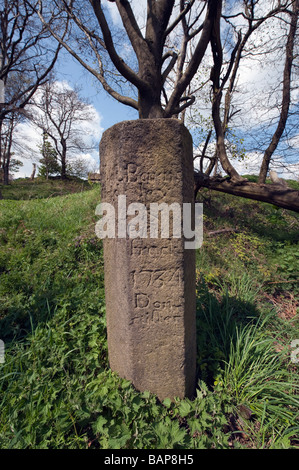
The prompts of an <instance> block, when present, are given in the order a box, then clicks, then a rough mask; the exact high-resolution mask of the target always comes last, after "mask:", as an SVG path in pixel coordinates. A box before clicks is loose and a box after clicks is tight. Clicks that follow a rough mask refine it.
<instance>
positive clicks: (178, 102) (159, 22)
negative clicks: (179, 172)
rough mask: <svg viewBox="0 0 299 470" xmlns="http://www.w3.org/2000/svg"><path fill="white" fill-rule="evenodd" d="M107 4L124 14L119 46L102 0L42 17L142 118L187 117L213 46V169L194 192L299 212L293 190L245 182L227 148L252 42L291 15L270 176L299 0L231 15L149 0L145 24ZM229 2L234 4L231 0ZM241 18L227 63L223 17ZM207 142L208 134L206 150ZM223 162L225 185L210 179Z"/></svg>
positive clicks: (183, 1) (212, 0)
mask: <svg viewBox="0 0 299 470" xmlns="http://www.w3.org/2000/svg"><path fill="white" fill-rule="evenodd" d="M107 1H108V2H110V3H114V4H115V6H116V8H117V10H118V13H119V15H120V18H121V21H122V33H123V34H125V36H123V38H124V39H123V40H122V41H120V40H119V30H118V29H117V28H116V26H115V25H114V24H113V23H112V22H111V21H110V18H109V13H108V11H107V6H108V3H107V2H106V5H105V4H104V2H103V1H101V0H89V2H84V3H83V2H82V1H81V0H60V1H57V0H53V1H51V2H47V4H46V2H44V1H43V0H39V9H38V14H39V17H40V19H41V21H42V23H43V25H44V26H45V27H46V28H48V30H49V31H50V32H51V34H52V35H53V37H55V38H56V40H57V41H58V42H59V44H61V45H62V46H63V47H64V48H65V49H66V50H67V51H68V52H69V53H70V54H72V56H73V57H75V58H76V59H77V60H78V62H79V63H80V64H81V65H82V66H83V67H85V68H86V69H87V70H88V71H89V72H90V73H92V74H93V75H94V76H95V77H96V78H97V79H98V80H99V81H100V83H101V84H102V86H103V87H104V89H105V90H106V91H107V92H108V93H109V94H110V95H111V96H113V97H114V98H115V99H116V100H118V101H119V102H120V103H123V104H125V105H127V106H131V107H133V108H134V109H136V110H138V112H139V118H141V119H151V118H171V117H181V118H182V116H184V114H185V112H186V110H187V109H188V108H189V107H190V106H191V105H193V103H194V101H195V95H194V93H193V92H194V91H195V90H196V85H194V78H195V77H196V74H197V72H198V70H199V68H200V66H201V65H202V63H203V59H204V57H205V56H206V55H207V52H208V51H209V48H208V46H209V45H210V46H211V51H212V66H211V67H210V77H209V81H210V83H211V85H212V86H211V90H212V118H213V126H214V132H215V134H216V153H215V155H214V158H212V159H211V161H210V165H209V171H208V172H207V173H203V172H197V173H196V175H195V180H196V188H199V187H202V186H205V187H209V188H212V189H216V190H220V191H224V192H230V193H232V194H236V195H242V196H244V197H249V198H252V199H257V200H263V201H267V202H271V203H273V204H276V205H279V206H282V207H287V208H289V209H292V210H295V211H299V193H298V192H296V191H292V190H291V189H287V190H284V191H282V189H281V187H275V186H274V185H272V187H271V188H269V187H267V186H268V185H265V184H263V181H264V179H263V178H264V176H261V178H260V184H255V183H249V182H247V181H246V180H244V178H242V177H241V176H240V175H239V174H238V172H237V170H236V169H235V167H234V166H233V164H232V162H231V161H230V159H229V157H228V152H227V146H226V132H227V128H228V126H229V124H230V123H231V122H232V117H233V115H234V111H232V104H231V103H232V100H231V97H232V93H233V90H234V87H235V84H236V80H237V75H238V68H239V64H240V61H241V59H242V56H243V54H244V53H245V52H246V46H247V44H248V39H249V38H250V37H251V36H252V35H253V33H254V32H255V31H257V30H258V29H259V28H260V27H261V25H263V24H264V23H265V21H267V20H268V19H269V18H272V17H274V16H278V15H284V17H283V20H284V21H286V17H288V18H289V34H288V43H287V46H286V65H285V82H284V83H285V86H284V91H283V103H282V109H283V113H284V114H283V115H282V114H281V116H282V120H281V121H282V122H281V124H282V125H281V126H279V129H278V130H277V132H276V133H275V135H274V136H273V145H272V144H271V146H270V147H271V148H269V152H268V156H267V157H266V156H265V165H264V166H265V168H266V172H267V169H268V166H269V158H270V159H271V155H272V154H273V151H274V150H275V145H276V146H277V142H279V140H280V137H281V129H283V127H284V126H285V122H286V118H287V117H288V114H289V109H288V106H287V101H288V83H287V81H288V77H290V73H291V68H292V61H293V54H292V51H293V47H294V37H295V34H296V30H297V16H298V0H273V1H272V2H271V4H270V3H269V4H267V6H266V8H264V13H263V14H260V15H257V14H256V7H257V6H258V4H261V2H259V0H239V1H237V2H234V3H233V7H234V12H233V13H232V14H231V15H226V17H225V15H223V11H222V10H223V3H224V2H222V1H221V0H202V1H195V0H188V1H187V0H177V1H176V0H147V13H146V17H145V19H144V23H143V24H141V23H140V21H138V19H137V18H136V16H135V14H134V9H133V7H132V4H131V2H129V1H128V0H107ZM225 4H226V2H225ZM227 4H228V6H229V5H232V3H231V2H227ZM83 5H84V8H83ZM237 17H238V18H242V19H243V20H244V21H245V22H246V23H247V28H246V30H245V32H244V30H243V31H241V30H240V29H238V28H237V27H235V28H234V36H235V40H234V41H232V44H233V45H232V47H231V50H230V54H229V55H230V57H229V59H228V60H227V58H225V60H224V56H223V42H224V41H226V40H227V37H226V36H225V35H226V34H227V32H226V30H225V28H223V20H226V22H227V24H229V23H230V22H231V19H232V18H237ZM63 20H64V21H67V20H68V21H69V22H70V24H71V25H72V27H71V29H70V30H69V32H68V34H67V35H65V36H63V34H62V33H61V32H60V28H61V25H62V22H63ZM62 31H63V30H62ZM124 41H125V42H124ZM179 41H180V42H179ZM124 44H125V45H126V46H128V48H131V52H132V54H127V55H126V59H125V58H123V57H124V50H123V48H122V46H123V45H124ZM90 53H92V60H90ZM226 56H227V54H226ZM128 57H129V58H128ZM116 77H117V78H118V79H119V77H122V78H123V79H125V82H126V83H129V84H131V86H132V88H131V89H130V90H132V89H133V92H131V93H129V94H124V93H122V90H121V89H119V88H117V86H116V80H115V78H116ZM170 85H171V87H170ZM124 89H125V88H124ZM134 90H135V92H134ZM192 90H193V91H192ZM223 109H224V112H223ZM210 140H211V133H210V132H209V133H208V135H207V140H206V145H205V147H204V148H205V149H207V147H208V143H209V141H210ZM273 149H274V150H273ZM218 160H219V161H220V163H221V166H222V168H223V169H224V171H225V173H226V174H227V176H228V178H226V179H225V181H219V179H213V178H212V177H211V176H210V174H211V171H212V169H213V168H214V167H215V165H216V162H217V161H218Z"/></svg>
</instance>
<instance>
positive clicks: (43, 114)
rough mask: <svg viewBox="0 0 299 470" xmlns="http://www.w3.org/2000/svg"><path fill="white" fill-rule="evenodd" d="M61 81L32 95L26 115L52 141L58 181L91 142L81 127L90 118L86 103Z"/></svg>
mask: <svg viewBox="0 0 299 470" xmlns="http://www.w3.org/2000/svg"><path fill="white" fill-rule="evenodd" d="M78 93H79V90H73V89H71V88H70V87H69V86H67V85H66V84H63V83H61V82H55V81H49V82H48V83H46V84H45V85H43V86H42V87H41V88H40V90H39V92H38V93H37V94H36V95H35V96H34V98H33V100H32V103H31V106H30V108H28V116H30V119H31V120H32V121H33V123H34V124H35V125H37V126H38V127H39V128H40V129H42V131H43V132H44V133H46V134H47V135H48V136H49V138H50V139H51V140H52V144H53V146H54V148H55V150H56V152H57V158H58V161H59V164H60V168H61V178H62V179H65V178H66V177H67V166H68V163H69V162H70V160H71V159H72V158H73V157H74V155H76V154H78V153H83V152H86V151H90V150H91V149H93V148H94V144H93V142H92V139H91V142H90V143H88V142H87V139H86V130H84V124H85V123H89V122H91V121H92V120H93V119H94V113H93V112H92V109H91V107H90V105H89V104H88V103H87V101H84V100H83V99H82V98H80V97H79V94H78Z"/></svg>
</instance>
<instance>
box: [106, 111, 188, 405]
mask: <svg viewBox="0 0 299 470" xmlns="http://www.w3.org/2000/svg"><path fill="white" fill-rule="evenodd" d="M100 162H101V181H102V199H101V201H102V203H103V202H105V203H110V204H112V205H113V207H114V208H115V212H116V217H117V215H118V214H119V213H120V210H119V209H120V207H119V206H120V205H122V206H124V205H125V207H126V208H128V206H129V205H130V204H131V203H142V204H143V205H145V206H146V207H147V208H149V207H150V206H149V205H150V203H159V204H160V203H163V202H164V203H167V204H172V203H179V205H180V206H181V207H183V206H182V205H183V203H191V202H192V201H193V181H194V179H193V158H192V139H191V136H190V134H189V132H188V131H187V129H186V128H185V127H184V125H183V124H182V123H181V122H180V121H178V120H176V119H150V120H136V121H125V122H121V123H119V124H116V125H115V126H113V127H111V128H110V129H108V130H107V131H106V132H104V134H103V137H102V140H101V144H100ZM119 196H120V197H119ZM124 196H125V197H124ZM122 208H123V207H122ZM136 214H137V212H136V213H133V212H132V211H131V212H130V213H129V214H128V219H127V221H128V220H129V219H130V218H131V219H132V217H134V215H135V216H136ZM135 222H136V219H135ZM147 222H148V225H149V219H147ZM136 227H137V228H136ZM133 228H134V227H133ZM134 230H135V236H136V230H137V234H138V224H137V225H136V223H135V228H134ZM134 230H133V232H134ZM173 232H174V229H173V231H172V227H171V224H170V234H169V236H168V237H167V238H161V237H160V238H150V230H149V228H148V229H147V231H146V233H144V232H143V235H142V236H143V237H147V238H140V237H137V238H133V236H134V233H132V232H130V230H128V233H126V220H124V219H123V218H120V217H119V218H118V220H117V222H116V230H115V238H105V239H104V241H103V243H104V265H105V296H106V312H107V335H108V354H109V363H110V367H111V369H112V370H113V371H115V372H117V373H118V374H119V375H120V376H121V377H123V378H126V379H128V380H130V381H132V383H133V384H134V386H135V387H136V388H137V389H138V390H140V391H145V390H149V391H150V392H152V393H155V394H157V396H158V397H159V398H160V399H161V400H163V399H164V398H166V397H169V398H174V397H181V398H183V397H186V396H192V395H193V393H194V389H195V370H196V339H195V338H196V332H195V251H194V250H193V249H185V248H184V239H183V237H180V238H174V237H173V236H171V235H174V233H173ZM139 235H140V233H139ZM124 237H125V238H124Z"/></svg>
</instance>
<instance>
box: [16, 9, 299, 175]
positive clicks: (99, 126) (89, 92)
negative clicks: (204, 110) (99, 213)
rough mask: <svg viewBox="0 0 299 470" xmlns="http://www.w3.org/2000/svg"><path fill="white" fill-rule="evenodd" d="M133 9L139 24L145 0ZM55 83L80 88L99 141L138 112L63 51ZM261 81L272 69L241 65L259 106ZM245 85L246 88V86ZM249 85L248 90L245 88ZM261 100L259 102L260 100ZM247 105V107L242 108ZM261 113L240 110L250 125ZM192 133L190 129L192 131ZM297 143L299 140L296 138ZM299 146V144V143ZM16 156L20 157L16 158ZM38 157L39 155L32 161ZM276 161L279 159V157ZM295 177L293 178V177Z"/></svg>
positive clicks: (248, 164)
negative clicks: (103, 87)
mask: <svg viewBox="0 0 299 470" xmlns="http://www.w3.org/2000/svg"><path fill="white" fill-rule="evenodd" d="M132 2H133V6H135V8H138V11H139V17H138V18H139V22H140V24H142V21H144V20H143V19H142V15H141V12H142V8H144V4H145V0H138V1H137V0H132ZM107 5H108V7H109V9H110V12H111V18H112V20H113V22H114V23H115V24H117V25H119V23H120V19H119V16H118V14H117V10H116V6H115V4H114V3H112V2H108V3H107ZM265 34H266V36H265V38H266V39H267V33H265ZM279 68H281V64H280V66H279V64H276V71H278V69H279ZM56 76H57V80H59V81H67V82H68V84H69V85H70V86H71V87H75V86H79V87H81V92H80V95H81V96H82V97H85V98H88V99H89V101H90V103H91V104H92V106H93V108H94V112H95V115H96V119H95V123H94V136H95V138H96V140H98V142H100V139H101V135H102V132H104V131H105V130H106V129H108V128H109V127H111V126H113V125H114V124H116V123H118V122H121V121H124V120H130V119H137V118H138V113H137V111H135V110H134V109H132V108H130V107H128V106H125V105H122V104H120V103H118V102H117V101H116V100H114V99H113V98H112V97H110V96H109V95H108V94H107V93H106V92H105V91H104V90H103V89H102V87H101V85H100V84H99V83H97V80H96V78H95V77H93V76H92V75H91V74H90V73H89V72H88V71H86V70H85V69H84V68H83V67H82V66H81V65H80V64H79V63H78V62H77V61H76V60H75V59H74V58H72V56H71V55H70V54H68V53H67V52H66V51H62V54H61V56H60V59H59V61H58V66H57V70H56ZM261 78H264V79H266V80H272V82H274V83H275V74H274V73H273V70H272V68H271V67H270V68H267V67H266V65H265V64H262V66H259V65H258V63H253V62H252V61H250V60H248V62H247V63H246V60H245V63H244V68H243V72H242V73H240V76H239V78H238V81H239V84H240V85H243V87H246V86H247V91H248V93H249V94H251V95H254V96H255V97H256V98H255V99H256V102H257V103H258V104H259V103H262V96H263V88H262V84H263V83H264V82H265V80H261ZM246 83H247V85H246ZM248 84H250V85H248ZM248 86H249V88H248ZM260 97H261V99H260ZM243 106H246V105H243ZM261 112H263V111H262V105H260V109H259V106H255V107H254V108H252V109H251V110H250V109H249V108H248V110H246V108H245V109H243V115H245V119H246V120H247V121H249V120H251V121H252V122H253V125H254V123H255V122H257V118H258V114H259V113H261ZM191 132H192V130H191ZM20 135H21V137H22V140H23V138H24V139H25V140H26V136H27V140H28V141H29V142H30V144H32V145H33V146H35V149H36V148H37V143H38V142H40V139H41V135H40V133H37V131H36V130H35V129H32V127H31V128H29V127H28V125H25V126H23V128H22V129H21V133H20ZM297 140H298V142H299V139H297ZM298 147H299V144H298ZM247 156H248V158H246V159H245V160H244V161H240V162H233V163H234V165H235V166H236V169H237V171H239V172H240V173H241V174H242V173H243V174H244V173H245V174H246V173H247V174H248V173H255V174H256V173H257V170H256V169H257V168H258V167H259V164H260V162H261V160H262V153H261V152H255V153H252V152H251V153H250V154H249V153H248V155H247ZM18 157H19V156H18ZM37 158H40V156H39V154H38V153H37V156H36V158H35V161H37ZM85 158H86V159H87V160H88V161H89V162H94V170H96V169H97V168H98V167H99V152H98V148H96V149H95V150H94V151H92V152H89V153H88V154H86V155H85ZM278 162H279V156H278ZM23 163H24V166H23V167H22V168H21V169H20V170H19V172H18V173H16V174H15V176H16V177H23V176H30V174H31V172H32V161H30V160H28V159H26V160H25V159H23ZM291 169H292V170H294V172H295V174H297V176H299V164H295V165H294V166H293V167H292V168H291ZM278 172H279V176H280V177H285V178H286V177H289V176H290V175H289V173H288V171H286V170H279V171H278ZM293 176H294V175H293Z"/></svg>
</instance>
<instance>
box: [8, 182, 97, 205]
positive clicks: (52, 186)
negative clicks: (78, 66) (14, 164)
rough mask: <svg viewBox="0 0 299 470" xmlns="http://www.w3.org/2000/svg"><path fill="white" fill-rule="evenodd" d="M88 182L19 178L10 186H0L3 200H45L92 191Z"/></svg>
mask: <svg viewBox="0 0 299 470" xmlns="http://www.w3.org/2000/svg"><path fill="white" fill-rule="evenodd" d="M91 188H92V185H90V184H89V183H88V181H84V180H80V179H79V178H68V179H66V180H64V181H62V180H60V179H59V178H50V179H49V180H45V179H44V178H35V179H34V181H31V180H30V179H29V178H19V179H17V180H15V181H13V183H11V184H9V185H3V184H0V193H1V194H2V197H3V199H11V200H21V199H43V198H47V197H51V198H52V197H55V196H63V195H66V194H70V193H77V192H81V191H86V190H88V189H91Z"/></svg>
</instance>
